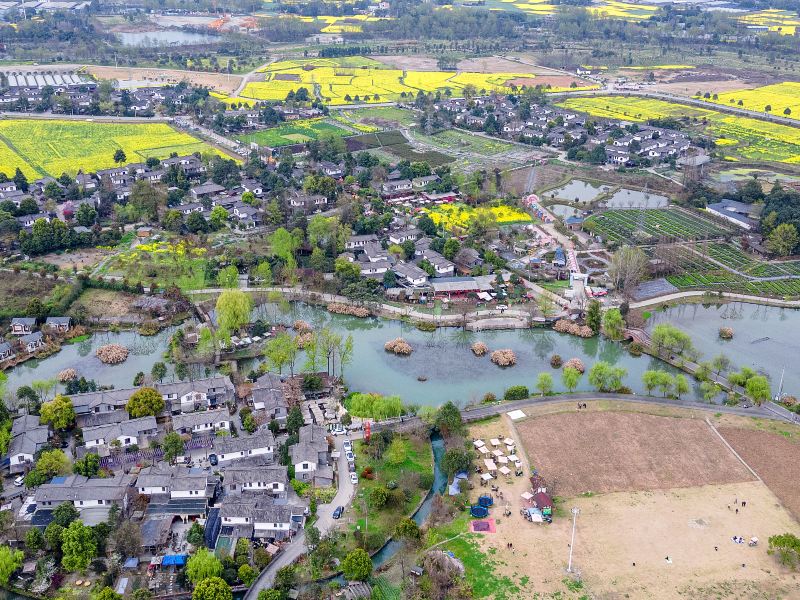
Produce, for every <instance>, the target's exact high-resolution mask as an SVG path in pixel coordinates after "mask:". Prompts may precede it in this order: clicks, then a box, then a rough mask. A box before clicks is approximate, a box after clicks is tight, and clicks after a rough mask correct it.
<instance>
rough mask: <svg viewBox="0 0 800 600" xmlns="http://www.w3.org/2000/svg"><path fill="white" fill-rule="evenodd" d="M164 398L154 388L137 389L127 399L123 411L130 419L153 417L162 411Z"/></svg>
mask: <svg viewBox="0 0 800 600" xmlns="http://www.w3.org/2000/svg"><path fill="white" fill-rule="evenodd" d="M164 406H165V404H164V397H163V396H162V395H161V393H160V392H159V391H158V390H156V389H155V388H151V387H143V388H139V389H138V390H136V391H135V392H133V394H131V397H130V398H129V399H128V403H127V404H126V405H125V410H127V411H128V414H129V415H130V416H131V418H132V419H138V418H139V417H154V416H156V415H157V414H159V413H160V412H161V411H162V410H164Z"/></svg>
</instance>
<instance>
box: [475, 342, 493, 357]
mask: <svg viewBox="0 0 800 600" xmlns="http://www.w3.org/2000/svg"><path fill="white" fill-rule="evenodd" d="M471 350H472V353H473V354H474V355H475V356H485V355H486V353H487V352H489V346H487V345H486V344H484V343H483V342H475V343H474V344H472V348H471Z"/></svg>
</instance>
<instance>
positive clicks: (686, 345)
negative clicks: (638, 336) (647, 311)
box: [650, 323, 694, 354]
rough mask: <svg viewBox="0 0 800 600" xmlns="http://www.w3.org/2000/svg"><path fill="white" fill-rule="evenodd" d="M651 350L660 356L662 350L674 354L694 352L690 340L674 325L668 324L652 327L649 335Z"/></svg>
mask: <svg viewBox="0 0 800 600" xmlns="http://www.w3.org/2000/svg"><path fill="white" fill-rule="evenodd" d="M650 341H651V342H652V344H653V349H654V350H655V351H656V352H657V353H658V354H661V353H662V352H663V351H664V350H666V351H668V352H675V353H676V354H684V353H690V352H693V351H694V345H693V344H692V338H690V337H689V335H688V334H687V333H685V332H683V331H681V330H680V329H678V328H677V327H675V326H674V325H670V324H669V323H659V324H658V325H656V326H655V327H653V332H652V333H651V335H650Z"/></svg>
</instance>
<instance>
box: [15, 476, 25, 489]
mask: <svg viewBox="0 0 800 600" xmlns="http://www.w3.org/2000/svg"><path fill="white" fill-rule="evenodd" d="M23 483H25V476H24V475H20V476H19V477H17V478H16V479H15V480H14V485H15V486H17V487H22V484H23Z"/></svg>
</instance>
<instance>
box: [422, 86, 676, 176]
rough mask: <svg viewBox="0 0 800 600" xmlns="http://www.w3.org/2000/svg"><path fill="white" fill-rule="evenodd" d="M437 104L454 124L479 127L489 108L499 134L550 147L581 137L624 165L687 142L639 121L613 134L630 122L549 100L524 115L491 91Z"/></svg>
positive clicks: (668, 155) (670, 152)
mask: <svg viewBox="0 0 800 600" xmlns="http://www.w3.org/2000/svg"><path fill="white" fill-rule="evenodd" d="M487 106H491V107H492V110H491V112H487V111H486V110H485V109H484V107H487ZM436 108H437V109H440V110H443V111H445V112H447V113H448V114H449V115H450V116H451V118H452V119H453V123H454V124H456V125H458V126H460V127H464V128H466V129H474V130H483V129H484V128H485V127H486V124H487V121H488V120H489V118H490V117H489V115H490V114H491V115H492V116H493V118H494V119H495V120H496V121H497V123H498V127H499V133H498V135H499V136H501V137H504V138H507V139H512V140H517V141H521V142H533V141H534V140H541V141H543V143H546V144H547V145H549V146H554V147H561V146H564V145H565V144H568V143H570V142H573V141H578V140H584V141H583V144H582V146H583V147H584V148H586V149H589V150H591V149H593V148H596V147H598V146H604V147H605V149H606V157H607V160H608V162H610V163H612V164H616V165H626V164H628V163H630V162H631V161H632V160H633V159H634V158H636V157H639V158H647V159H649V160H650V161H651V162H664V161H668V160H670V159H672V158H678V157H681V156H684V155H685V154H686V152H687V151H688V149H689V145H690V140H689V138H688V136H686V135H684V134H683V133H680V132H678V131H674V130H671V129H666V128H663V127H651V126H647V125H638V130H637V131H634V132H625V133H624V134H623V135H622V136H621V137H614V135H613V134H614V132H616V131H618V130H619V129H620V128H622V127H624V126H626V125H629V124H628V123H625V122H622V121H616V120H613V119H592V126H591V127H587V118H586V115H584V114H582V113H578V112H575V111H571V110H566V109H563V108H558V107H554V106H548V105H536V104H534V105H531V107H530V115H526V118H524V119H522V118H520V116H519V105H518V104H516V103H512V102H511V101H510V100H508V99H506V98H503V97H500V96H494V95H493V96H486V97H479V98H474V99H472V100H467V99H464V98H452V99H447V100H443V101H442V102H440V103H439V104H438V105H437V106H436ZM609 140H611V142H609Z"/></svg>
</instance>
